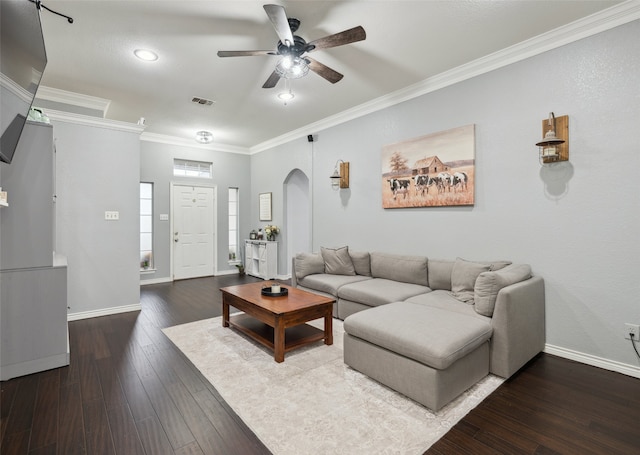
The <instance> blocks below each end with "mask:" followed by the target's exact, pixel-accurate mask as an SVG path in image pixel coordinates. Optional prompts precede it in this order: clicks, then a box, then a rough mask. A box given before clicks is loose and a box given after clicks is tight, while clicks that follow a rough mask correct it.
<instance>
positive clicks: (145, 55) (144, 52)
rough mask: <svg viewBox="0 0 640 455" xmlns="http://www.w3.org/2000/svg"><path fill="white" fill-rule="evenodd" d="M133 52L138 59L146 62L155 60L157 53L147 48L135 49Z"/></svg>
mask: <svg viewBox="0 0 640 455" xmlns="http://www.w3.org/2000/svg"><path fill="white" fill-rule="evenodd" d="M133 53H134V55H135V56H136V57H138V58H139V59H140V60H144V61H146V62H155V61H156V60H158V54H156V53H155V52H153V51H150V50H148V49H136V50H135V51H133Z"/></svg>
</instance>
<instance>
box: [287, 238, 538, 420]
mask: <svg viewBox="0 0 640 455" xmlns="http://www.w3.org/2000/svg"><path fill="white" fill-rule="evenodd" d="M292 284H293V286H296V287H298V288H300V289H304V290H307V291H311V292H315V293H318V294H322V295H326V296H331V297H334V298H335V299H336V302H337V303H336V305H335V306H334V316H335V317H337V318H340V319H343V320H344V329H345V335H344V361H345V363H346V364H347V365H349V366H350V367H352V368H354V369H356V370H358V371H360V372H362V373H364V374H366V375H367V376H369V377H371V378H373V379H375V380H377V381H379V382H381V383H383V384H385V385H386V386H388V387H390V388H392V389H394V390H397V391H398V392H400V393H403V394H404V395H406V396H408V397H410V398H412V399H414V400H415V401H417V402H419V403H421V404H423V405H425V406H427V407H429V408H431V409H434V410H438V409H440V408H441V407H443V406H444V405H446V404H447V403H449V402H450V401H451V400H453V399H454V398H456V397H457V396H458V395H460V394H461V393H462V392H464V391H465V390H466V389H468V388H469V387H471V386H472V385H473V384H475V383H476V382H477V381H479V380H480V379H482V378H483V377H485V376H486V375H487V374H489V373H493V374H495V375H498V376H501V377H504V378H508V377H509V376H511V375H512V374H513V373H515V372H516V371H517V370H518V369H519V368H520V367H522V366H523V365H524V364H525V363H526V362H527V361H529V360H530V359H531V358H533V357H534V356H535V355H536V354H538V353H539V352H540V351H542V349H543V348H544V343H545V300H544V281H543V280H542V278H540V277H537V276H532V275H531V268H530V267H529V266H528V265H526V264H512V263H510V262H508V261H493V262H491V261H489V262H473V261H466V260H463V259H461V258H457V259H455V260H441V259H430V258H427V257H425V256H406V255H398V254H389V253H380V252H372V253H368V252H355V251H350V250H349V249H348V247H342V248H337V249H330V248H322V249H321V252H319V253H299V254H297V255H296V256H295V257H294V258H293V268H292Z"/></svg>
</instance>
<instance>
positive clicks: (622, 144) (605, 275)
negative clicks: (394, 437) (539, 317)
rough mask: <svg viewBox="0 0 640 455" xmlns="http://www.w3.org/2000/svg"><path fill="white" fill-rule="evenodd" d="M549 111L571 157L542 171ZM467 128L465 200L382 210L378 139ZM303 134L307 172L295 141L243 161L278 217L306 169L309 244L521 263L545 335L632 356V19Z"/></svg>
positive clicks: (636, 83) (636, 81)
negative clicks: (289, 185)
mask: <svg viewBox="0 0 640 455" xmlns="http://www.w3.org/2000/svg"><path fill="white" fill-rule="evenodd" d="M549 111H554V112H555V114H556V115H569V125H570V155H571V156H570V162H569V163H563V164H561V165H557V166H555V167H544V168H543V167H541V166H540V165H539V163H538V151H537V147H535V145H534V144H535V143H536V142H538V141H539V140H540V139H541V135H542V133H541V123H542V122H541V121H542V119H544V118H546V117H547V115H548V113H549ZM467 124H475V125H476V129H475V130H476V188H475V191H476V198H475V199H476V202H475V205H474V206H473V207H449V208H423V209H394V210H384V209H382V205H381V178H380V174H381V170H380V169H381V163H380V153H381V148H382V147H383V146H384V145H385V144H390V143H394V142H398V141H402V140H405V139H409V138H413V137H417V136H422V135H425V134H428V133H432V132H437V131H442V130H446V129H449V128H453V127H457V126H462V125H467ZM309 133H318V141H317V142H316V143H314V160H313V170H312V171H311V170H310V167H311V162H310V160H309V159H308V157H309V155H310V153H309V144H307V142H306V138H305V139H304V140H303V139H299V140H296V141H293V142H291V143H289V144H286V145H283V146H278V147H275V148H273V149H271V150H269V151H266V152H263V153H260V154H258V155H256V156H254V157H253V159H252V162H251V169H252V184H253V193H255V194H252V197H255V196H256V195H257V193H259V192H263V191H272V192H273V193H274V216H275V219H274V222H275V223H276V224H279V225H281V224H282V223H281V220H282V213H281V211H280V210H279V208H278V207H282V204H283V202H282V193H281V191H280V188H281V184H280V182H282V181H283V179H284V178H285V177H286V175H287V174H288V173H289V172H290V171H291V169H293V168H296V167H297V168H300V169H302V170H303V171H304V172H305V173H308V175H312V186H313V188H312V190H313V249H314V250H318V249H319V248H320V246H339V245H345V244H346V245H349V246H350V247H352V248H354V249H357V250H378V251H388V252H397V253H407V254H424V255H427V256H429V257H432V258H455V257H456V256H460V257H463V258H466V259H469V260H474V259H477V260H482V259H503V258H507V259H510V260H513V261H515V262H524V263H529V264H531V265H532V267H533V271H534V273H535V274H537V275H540V276H542V277H544V279H545V282H546V298H547V343H548V344H550V345H553V346H557V347H558V349H559V350H561V351H564V352H565V353H573V354H576V355H583V356H586V357H588V358H590V359H591V360H593V361H596V363H597V360H598V359H606V360H608V361H617V362H621V363H623V364H628V365H637V364H638V360H637V358H636V357H635V354H634V352H633V350H632V347H631V346H630V343H629V341H628V340H625V339H624V338H623V335H622V329H623V324H624V323H625V322H632V323H635V324H639V323H640V311H639V308H640V306H639V303H638V300H637V299H638V295H640V280H638V277H639V276H640V261H639V260H638V258H639V257H640V235H638V233H639V232H640V210H639V209H638V208H639V207H640V179H639V178H638V176H637V172H638V169H640V21H635V22H632V23H629V24H626V25H623V26H620V27H617V28H616V29H613V30H610V31H607V32H604V33H601V34H598V35H595V36H592V37H589V38H586V39H583V40H580V41H578V42H575V43H572V44H569V45H566V46H563V47H561V48H558V49H555V50H552V51H550V52H547V53H544V54H541V55H539V56H536V57H532V58H529V59H527V60H524V61H522V62H519V63H515V64H512V65H509V66H507V67H504V68H502V69H499V70H495V71H493V72H490V73H487V74H484V75H482V76H478V77H475V78H473V79H470V80H467V81H464V82H461V83H458V84H456V85H453V86H450V87H447V88H444V89H441V90H438V91H436V92H433V93H430V94H427V95H424V96H422V97H419V98H416V99H413V100H410V101H407V102H404V103H402V104H398V105H395V106H393V107H390V108H387V109H384V110H382V111H379V112H376V113H373V114H370V115H367V116H365V117H361V118H359V119H356V120H352V121H350V122H348V123H344V124H342V125H339V126H336V127H332V128H329V129H327V130H325V131H319V132H318V131H314V132H312V131H310V132H309ZM337 159H343V160H345V161H349V162H350V163H351V165H350V171H351V176H350V180H351V182H350V183H351V185H350V186H351V187H350V188H349V189H348V190H342V191H340V192H336V191H333V190H331V188H330V183H329V178H328V177H329V175H330V174H331V173H332V171H333V167H334V164H335V162H336V160H337ZM310 171H311V172H310ZM254 205H255V204H254ZM252 220H253V222H254V224H258V222H257V220H258V213H257V207H256V208H254V207H252ZM286 235H287V233H286V232H283V233H282V236H286ZM284 238H285V237H283V239H284ZM287 260H288V258H282V257H281V258H280V270H281V271H282V270H283V269H282V267H283V261H287Z"/></svg>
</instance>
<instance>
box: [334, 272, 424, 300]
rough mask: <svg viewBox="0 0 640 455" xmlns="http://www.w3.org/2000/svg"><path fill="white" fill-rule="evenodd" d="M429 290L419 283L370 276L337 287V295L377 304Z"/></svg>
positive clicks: (345, 298)
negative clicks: (363, 279) (370, 277)
mask: <svg viewBox="0 0 640 455" xmlns="http://www.w3.org/2000/svg"><path fill="white" fill-rule="evenodd" d="M430 291H431V289H429V288H428V287H427V286H420V285H419V284H412V283H402V282H400V281H393V280H386V279H384V278H372V279H370V280H367V281H360V282H357V283H350V284H346V285H344V286H342V287H341V288H340V289H338V297H340V298H341V299H344V300H350V301H352V302H356V303H362V304H364V305H368V306H378V305H384V304H385V303H389V302H396V301H399V300H406V299H408V298H409V297H413V296H414V295H418V294H424V293H425V292H430Z"/></svg>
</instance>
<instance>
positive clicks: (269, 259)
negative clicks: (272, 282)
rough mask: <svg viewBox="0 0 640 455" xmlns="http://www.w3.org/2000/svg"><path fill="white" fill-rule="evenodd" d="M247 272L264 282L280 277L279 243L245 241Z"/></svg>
mask: <svg viewBox="0 0 640 455" xmlns="http://www.w3.org/2000/svg"><path fill="white" fill-rule="evenodd" d="M244 254H245V265H244V267H245V271H246V273H248V274H249V275H253V276H255V277H258V278H262V279H263V280H268V279H271V278H276V276H277V275H278V242H269V241H267V240H245V241H244Z"/></svg>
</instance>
